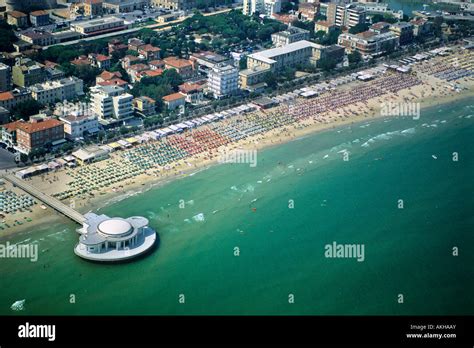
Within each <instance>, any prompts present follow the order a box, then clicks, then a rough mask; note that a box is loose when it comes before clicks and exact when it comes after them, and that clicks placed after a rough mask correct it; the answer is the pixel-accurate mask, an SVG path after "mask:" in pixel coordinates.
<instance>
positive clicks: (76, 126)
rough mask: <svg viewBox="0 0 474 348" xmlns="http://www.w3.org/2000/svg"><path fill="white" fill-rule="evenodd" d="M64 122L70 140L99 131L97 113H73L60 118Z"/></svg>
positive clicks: (65, 132)
mask: <svg viewBox="0 0 474 348" xmlns="http://www.w3.org/2000/svg"><path fill="white" fill-rule="evenodd" d="M59 120H60V121H61V122H63V123H64V134H65V136H66V138H67V139H69V140H76V139H78V138H82V137H83V136H84V135H85V134H95V133H97V132H98V131H99V122H98V121H97V116H95V115H78V114H77V113H73V114H71V115H67V116H62V117H60V118H59Z"/></svg>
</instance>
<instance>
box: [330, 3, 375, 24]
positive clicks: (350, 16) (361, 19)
mask: <svg viewBox="0 0 474 348" xmlns="http://www.w3.org/2000/svg"><path fill="white" fill-rule="evenodd" d="M366 16H367V11H366V10H365V8H364V7H362V6H359V5H358V4H357V3H353V4H348V5H346V4H338V3H330V4H328V6H327V11H326V18H327V21H328V22H329V23H333V24H336V25H337V26H338V27H342V26H344V27H347V28H352V27H355V26H356V25H358V24H364V23H365V21H366Z"/></svg>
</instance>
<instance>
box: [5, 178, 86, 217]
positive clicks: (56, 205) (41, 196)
mask: <svg viewBox="0 0 474 348" xmlns="http://www.w3.org/2000/svg"><path fill="white" fill-rule="evenodd" d="M3 178H4V179H5V180H7V181H9V182H11V183H12V184H13V185H15V186H17V187H19V188H21V189H22V190H23V191H25V192H27V193H28V194H30V195H31V196H33V197H34V198H36V199H38V200H39V201H41V202H43V203H44V204H45V205H47V206H49V207H51V208H53V209H54V210H56V211H57V212H59V213H61V214H63V215H64V216H66V217H68V218H70V219H71V220H73V221H75V222H77V223H78V224H81V225H82V224H83V222H84V221H85V220H86V219H85V217H84V216H83V215H82V214H81V213H79V212H77V211H76V210H74V209H72V208H71V207H69V206H67V205H66V204H64V203H62V202H61V201H59V200H58V199H56V198H54V197H51V196H49V195H47V194H45V193H43V192H41V191H40V190H38V189H37V188H36V187H34V186H32V185H30V184H28V183H26V182H25V181H24V180H22V179H20V178H17V177H16V176H14V175H12V174H6V175H4V176H3Z"/></svg>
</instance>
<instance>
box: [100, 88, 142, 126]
mask: <svg viewBox="0 0 474 348" xmlns="http://www.w3.org/2000/svg"><path fill="white" fill-rule="evenodd" d="M91 103H92V111H93V112H94V113H95V114H97V115H98V117H99V122H100V123H101V124H104V125H108V124H113V123H117V122H122V121H124V120H126V119H129V118H132V117H133V96H132V95H131V94H128V93H126V92H125V89H124V88H122V87H119V86H95V87H93V88H91Z"/></svg>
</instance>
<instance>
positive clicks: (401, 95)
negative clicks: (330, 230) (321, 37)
mask: <svg viewBox="0 0 474 348" xmlns="http://www.w3.org/2000/svg"><path fill="white" fill-rule="evenodd" d="M356 83H357V84H359V82H356ZM464 84H466V85H467V86H466V89H465V90H463V91H462V92H460V93H457V92H455V91H448V90H447V88H446V85H447V83H446V82H444V81H441V80H438V79H434V78H433V79H430V78H428V79H427V81H424V80H423V81H422V83H421V84H419V85H416V86H413V87H409V88H406V89H402V90H399V91H398V92H396V93H386V94H383V95H381V96H378V97H375V98H372V99H368V100H367V103H366V104H365V105H362V106H361V105H358V104H361V103H356V104H354V105H349V106H344V107H342V108H339V109H337V110H333V111H326V112H324V113H322V114H321V115H324V116H327V117H328V118H329V119H331V121H329V122H325V123H320V122H319V121H318V122H317V121H316V118H315V117H310V118H308V119H304V120H298V121H296V122H295V123H292V124H289V125H285V126H280V127H277V128H274V129H272V130H269V131H266V132H264V133H260V134H256V135H251V136H249V137H247V138H244V139H241V140H239V141H236V142H231V143H228V144H226V145H223V146H221V147H219V148H215V149H213V150H207V151H205V152H202V153H198V154H196V155H194V156H190V157H186V158H183V159H180V160H178V161H175V162H172V163H170V164H169V165H168V166H169V167H171V168H169V169H168V170H167V171H165V170H163V171H160V175H159V176H158V175H157V174H156V173H155V174H150V173H145V174H140V175H138V176H135V177H133V178H131V179H130V178H129V179H125V180H123V181H122V182H119V183H116V184H114V185H112V186H114V189H115V186H118V187H119V189H115V190H113V189H112V187H107V188H104V189H102V190H101V191H105V192H101V194H96V195H94V197H87V198H80V197H77V198H74V203H75V209H76V210H78V211H79V212H80V213H86V212H88V211H91V210H92V211H98V210H100V209H102V208H104V207H105V206H107V205H110V204H114V203H117V202H119V201H121V200H124V199H127V197H130V196H133V195H136V194H140V193H143V192H146V191H149V190H151V189H154V188H158V187H161V186H163V185H166V184H168V183H170V182H172V181H174V180H178V179H181V178H185V177H188V176H190V175H193V173H197V172H200V171H203V170H206V169H208V168H210V167H211V166H214V165H216V164H219V163H218V156H216V153H219V152H220V153H222V152H221V151H222V148H223V149H224V151H225V152H227V151H232V150H236V149H252V150H257V151H260V150H264V149H267V148H271V147H274V146H278V145H283V144H285V143H288V142H290V141H295V140H297V139H300V138H303V137H306V136H309V135H314V134H317V133H319V132H322V131H327V130H331V129H335V128H338V127H342V126H347V125H353V124H358V123H361V122H367V121H374V120H380V119H385V118H390V117H396V116H385V115H381V114H380V110H379V109H378V108H377V107H380V104H381V103H382V102H381V100H384V101H385V102H386V101H388V100H390V101H391V102H395V103H401V102H416V103H420V109H424V108H434V107H436V106H439V105H446V104H450V103H453V102H456V101H460V100H463V99H466V98H472V97H473V96H474V88H473V87H474V82H473V81H472V80H469V81H467V82H465V83H464ZM353 87H354V86H353V83H350V84H348V85H346V86H342V88H341V89H342V90H344V89H348V88H349V89H351V88H353ZM430 87H431V88H430ZM357 107H359V108H357ZM341 112H342V116H341ZM347 115H349V116H347ZM225 152H224V153H225ZM116 157H118V158H116ZM111 160H112V161H117V160H118V161H120V158H119V156H118V155H116V154H114V155H113V156H112V157H111ZM98 163H100V162H98ZM150 171H151V170H150ZM64 172H65V171H63V174H64ZM56 175H58V176H57V177H56ZM59 175H60V174H59V173H58V172H51V173H48V174H47V175H46V176H45V177H46V180H45V177H41V179H40V178H39V177H34V178H33V179H32V180H31V181H32V183H33V185H35V186H36V187H38V186H40V187H39V188H40V189H41V190H43V191H44V192H45V193H48V194H53V193H54V191H53V190H54V189H53V187H54V188H55V189H58V187H60V186H61V184H62V185H63V186H64V187H67V182H64V180H60V178H59ZM63 178H67V176H66V175H64V176H63ZM54 181H58V184H56V185H55V184H53V182H54ZM119 185H120V186H119ZM41 186H43V187H41ZM102 193H103V194H102ZM40 205H41V203H40V204H37V205H35V206H33V207H32V213H31V214H29V215H28V216H29V217H30V218H31V219H33V220H34V221H31V222H28V223H23V224H21V225H15V226H12V227H11V228H9V229H8V230H3V231H2V232H0V233H1V234H0V240H6V239H9V238H12V237H14V236H17V235H22V234H25V233H30V232H32V231H33V230H34V229H35V228H38V227H39V226H44V225H46V224H47V223H52V222H59V221H60V219H61V218H63V219H67V218H66V217H62V216H60V214H59V213H58V212H56V211H53V209H52V208H50V207H47V208H46V209H45V210H43V209H41V208H40Z"/></svg>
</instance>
